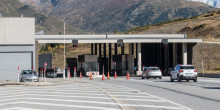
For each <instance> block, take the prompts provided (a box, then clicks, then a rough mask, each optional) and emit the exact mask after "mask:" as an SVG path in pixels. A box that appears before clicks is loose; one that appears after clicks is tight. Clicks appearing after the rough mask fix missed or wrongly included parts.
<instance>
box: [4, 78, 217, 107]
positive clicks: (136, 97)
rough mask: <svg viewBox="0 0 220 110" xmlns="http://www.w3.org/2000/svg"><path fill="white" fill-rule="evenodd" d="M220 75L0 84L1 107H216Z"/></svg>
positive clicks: (83, 79)
mask: <svg viewBox="0 0 220 110" xmlns="http://www.w3.org/2000/svg"><path fill="white" fill-rule="evenodd" d="M219 108H220V79H211V78H199V80H198V82H197V83H194V82H193V81H190V82H184V81H183V82H172V83H171V82H169V78H168V77H163V79H144V80H143V79H141V78H140V77H132V78H131V79H130V80H127V79H126V78H125V77H120V78H118V79H113V78H111V79H110V80H105V81H102V80H101V79H100V78H98V79H93V80H89V79H88V78H82V79H79V78H78V79H77V82H74V83H73V82H72V83H69V84H61V85H54V86H42V87H41V86H37V87H30V86H2V87H0V109H1V110H2V109H3V110H61V109H63V110H79V109H80V110H90V109H91V110H94V109H95V110H120V109H124V110H191V109H193V110H219Z"/></svg>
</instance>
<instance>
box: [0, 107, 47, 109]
mask: <svg viewBox="0 0 220 110" xmlns="http://www.w3.org/2000/svg"><path fill="white" fill-rule="evenodd" d="M1 110H43V109H32V108H23V107H13V108H5V109H1Z"/></svg>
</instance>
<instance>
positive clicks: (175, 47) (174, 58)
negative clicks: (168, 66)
mask: <svg viewBox="0 0 220 110" xmlns="http://www.w3.org/2000/svg"><path fill="white" fill-rule="evenodd" d="M176 64H177V45H176V43H173V68H174V67H175V66H176Z"/></svg>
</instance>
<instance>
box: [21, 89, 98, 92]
mask: <svg viewBox="0 0 220 110" xmlns="http://www.w3.org/2000/svg"><path fill="white" fill-rule="evenodd" d="M23 91H33V89H24V90H23ZM34 91H55V92H88V93H102V92H101V91H90V90H87V91H80V90H52V89H35V90H34Z"/></svg>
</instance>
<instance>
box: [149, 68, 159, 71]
mask: <svg viewBox="0 0 220 110" xmlns="http://www.w3.org/2000/svg"><path fill="white" fill-rule="evenodd" d="M149 70H154V71H156V70H160V69H159V68H149Z"/></svg>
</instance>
